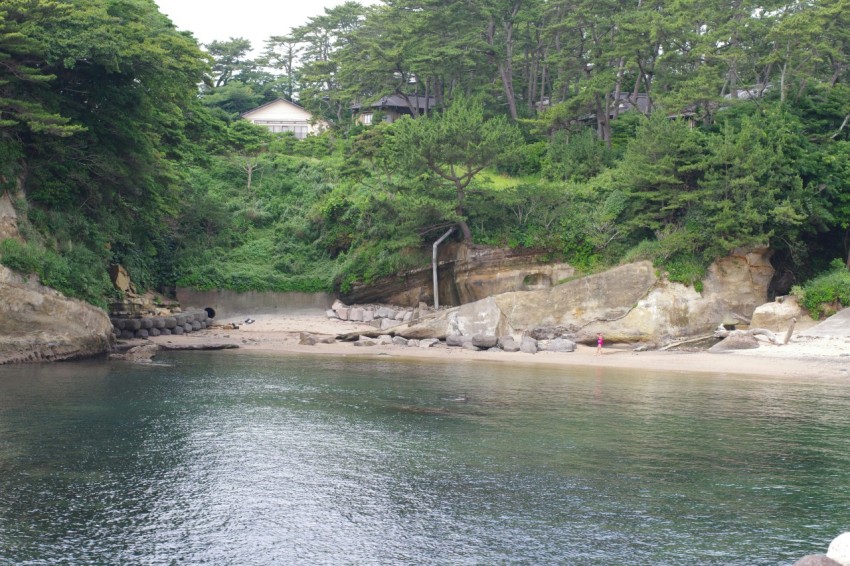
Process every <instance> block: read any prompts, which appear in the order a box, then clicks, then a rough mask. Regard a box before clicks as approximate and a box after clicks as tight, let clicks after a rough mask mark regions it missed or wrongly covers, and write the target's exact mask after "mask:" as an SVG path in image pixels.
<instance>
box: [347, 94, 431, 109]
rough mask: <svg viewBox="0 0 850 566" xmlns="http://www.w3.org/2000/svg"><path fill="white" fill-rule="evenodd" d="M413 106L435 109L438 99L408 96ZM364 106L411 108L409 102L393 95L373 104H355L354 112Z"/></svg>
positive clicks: (383, 97) (352, 106)
mask: <svg viewBox="0 0 850 566" xmlns="http://www.w3.org/2000/svg"><path fill="white" fill-rule="evenodd" d="M408 98H409V99H410V102H411V104H412V105H413V106H414V107H415V108H421V109H423V110H424V109H425V108H433V107H434V105H435V104H436V98H434V97H433V96H420V95H411V96H408ZM364 106H366V107H368V108H405V109H409V108H410V107H409V106H408V105H407V101H406V100H405V99H404V97H403V96H402V95H400V94H392V95H390V96H382V97H381V98H379V99H378V100H376V101H375V102H373V103H372V104H362V103H360V102H355V103H354V104H352V105H351V109H352V110H359V109H361V108H363V107H364Z"/></svg>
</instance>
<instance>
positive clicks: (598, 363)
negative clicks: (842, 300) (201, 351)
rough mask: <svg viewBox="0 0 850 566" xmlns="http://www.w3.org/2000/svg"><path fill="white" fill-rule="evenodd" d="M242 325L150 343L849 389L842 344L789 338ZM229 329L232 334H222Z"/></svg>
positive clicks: (274, 322) (849, 358)
mask: <svg viewBox="0 0 850 566" xmlns="http://www.w3.org/2000/svg"><path fill="white" fill-rule="evenodd" d="M244 320H245V319H228V320H223V321H216V322H217V324H216V325H215V326H213V327H211V328H207V329H204V330H201V331H197V332H193V333H191V334H185V335H182V336H174V335H172V336H158V337H156V338H151V339H150V340H151V341H153V342H155V343H158V344H160V345H163V346H172V347H175V346H176V347H179V346H187V345H199V344H236V345H238V346H239V348H238V349H235V350H228V352H230V353H231V355H238V353H239V352H240V351H243V352H245V351H250V352H268V353H277V354H280V355H293V354H299V355H320V356H359V357H370V356H381V357H387V356H391V357H396V358H416V359H431V360H439V361H446V360H453V361H458V362H464V363H467V362H475V361H486V362H490V363H507V364H516V365H530V364H535V365H547V366H563V367H570V366H588V367H603V368H605V367H608V368H628V369H636V370H648V369H651V370H660V371H672V372H682V373H688V374H690V373H694V372H708V373H714V374H729V375H736V374H737V375H749V376H763V377H771V378H786V379H806V380H810V379H830V380H832V379H847V380H848V384H850V338H847V337H828V338H807V337H804V336H800V337H793V338H792V339H791V342H790V343H789V344H787V345H783V346H775V345H773V344H770V343H768V342H764V343H762V345H761V346H760V347H759V348H758V349H755V350H740V351H735V352H728V353H719V354H715V353H708V352H676V351H642V352H637V351H635V350H634V348H633V347H631V346H629V345H626V344H611V345H606V347H605V349H604V351H603V353H602V355H601V356H597V355H596V348H595V347H590V346H584V345H581V344H580V345H579V346H578V348H577V350H576V351H575V352H571V353H558V352H538V353H537V354H524V353H519V352H517V353H506V352H489V351H480V352H474V351H470V350H465V349H462V348H449V347H447V346H445V345H443V344H440V345H437V346H434V347H431V348H419V347H405V346H396V345H386V346H381V345H376V346H369V347H356V346H354V345H353V343H350V342H339V341H337V342H335V343H331V344H316V345H314V346H307V345H301V344H299V339H300V333H301V332H309V333H311V334H314V335H317V336H320V337H331V336H336V335H341V334H347V333H352V332H373V331H374V330H375V329H374V328H373V327H372V326H369V325H366V324H359V323H351V322H343V321H339V320H331V319H328V318H327V317H325V316H322V315H257V316H254V317H253V318H252V320H253V322H252V323H251V324H245V323H244ZM231 323H236V324H237V325H238V327H237V328H233V327H227V326H229V325H230V324H231Z"/></svg>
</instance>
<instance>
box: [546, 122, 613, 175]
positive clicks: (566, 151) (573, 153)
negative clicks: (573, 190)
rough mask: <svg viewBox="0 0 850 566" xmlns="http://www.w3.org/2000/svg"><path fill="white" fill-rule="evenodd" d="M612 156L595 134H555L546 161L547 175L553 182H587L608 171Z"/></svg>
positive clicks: (586, 131)
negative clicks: (605, 170)
mask: <svg viewBox="0 0 850 566" xmlns="http://www.w3.org/2000/svg"><path fill="white" fill-rule="evenodd" d="M610 156H611V152H610V150H609V149H607V148H606V147H605V145H604V144H603V143H602V142H600V141H599V139H598V138H597V137H596V134H594V133H593V132H592V131H591V130H589V129H587V128H584V129H583V130H582V131H581V132H579V133H576V134H571V133H569V132H567V131H565V130H560V131H558V132H555V134H554V135H553V136H552V139H551V140H550V141H549V146H548V151H547V152H546V156H545V159H544V160H543V164H542V170H543V174H544V175H545V176H546V177H547V178H549V179H552V180H561V181H577V182H581V181H587V180H588V179H591V178H592V177H595V176H596V175H598V174H599V173H601V172H602V171H603V170H604V169H606V168H607V167H608V165H609V164H610V161H611V158H610Z"/></svg>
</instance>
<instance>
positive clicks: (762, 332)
mask: <svg viewBox="0 0 850 566" xmlns="http://www.w3.org/2000/svg"><path fill="white" fill-rule="evenodd" d="M795 324H797V319H796V318H792V319H791V324H790V325H789V326H788V330H787V331H786V332H785V337H784V338H783V339H782V341H780V340H779V338H778V337H777V336H776V334H774V333H773V332H771V331H770V330H768V329H766V328H750V329H749V330H727V329H726V328H724V327H723V326H722V325H721V326H718V327H717V330H715V331H714V337H715V338H729V337H730V336H753V337H755V336H763V337H765V338H767V339H768V341H770V343H771V344H775V345H777V346H779V345H782V344H787V343H788V342H789V341H790V340H791V334H793V333H794V325H795Z"/></svg>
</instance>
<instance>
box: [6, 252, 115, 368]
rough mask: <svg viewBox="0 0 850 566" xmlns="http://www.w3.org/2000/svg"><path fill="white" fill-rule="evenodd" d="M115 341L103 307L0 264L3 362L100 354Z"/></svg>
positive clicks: (51, 359) (61, 358) (48, 359)
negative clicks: (83, 300)
mask: <svg viewBox="0 0 850 566" xmlns="http://www.w3.org/2000/svg"><path fill="white" fill-rule="evenodd" d="M112 340H113V335H112V323H111V322H110V321H109V317H108V316H107V314H106V312H104V311H103V310H101V309H98V308H96V307H93V306H91V305H89V304H87V303H84V302H82V301H78V300H75V299H69V298H67V297H65V296H64V295H62V294H61V293H59V292H57V291H55V290H53V289H50V288H48V287H45V286H43V285H41V284H39V283H38V282H37V281H36V280H35V278H24V277H21V276H20V275H18V274H17V273H15V272H13V271H12V270H10V269H8V268H6V267H4V266H0V364H5V363H18V362H31V361H54V360H67V359H72V358H82V357H88V356H94V355H98V354H103V353H104V352H106V351H107V350H108V349H109V348H110V346H111V344H112Z"/></svg>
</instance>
